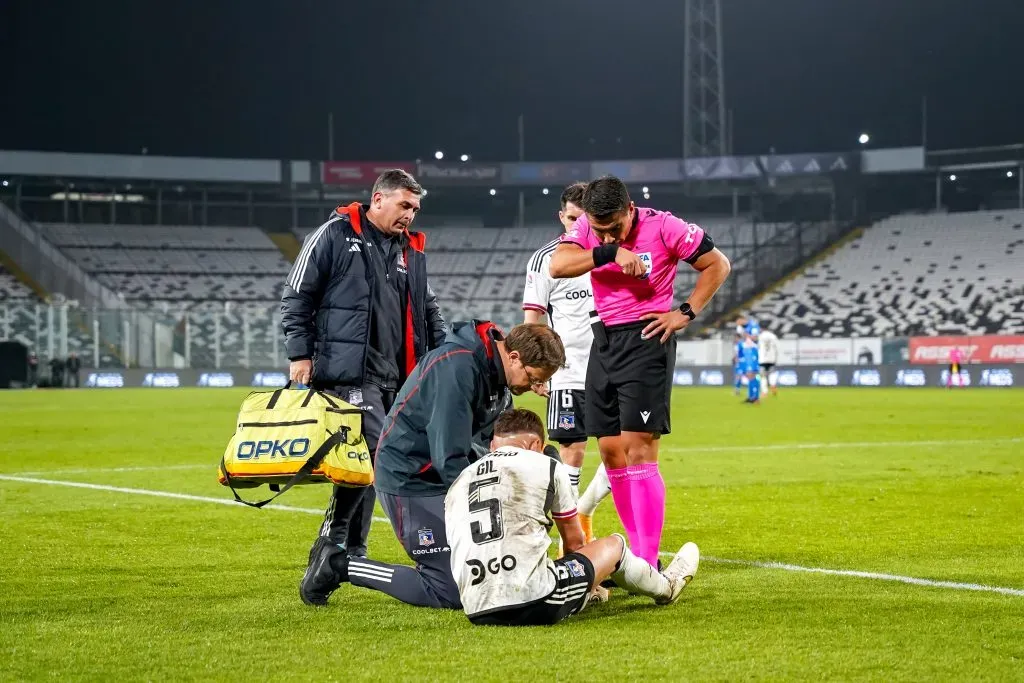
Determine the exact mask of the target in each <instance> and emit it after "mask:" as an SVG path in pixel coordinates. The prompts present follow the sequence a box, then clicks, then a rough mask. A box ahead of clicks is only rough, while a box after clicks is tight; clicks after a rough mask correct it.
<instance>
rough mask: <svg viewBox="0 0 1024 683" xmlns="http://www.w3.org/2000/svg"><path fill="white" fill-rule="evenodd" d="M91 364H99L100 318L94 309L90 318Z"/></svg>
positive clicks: (95, 366) (94, 365) (95, 365)
mask: <svg viewBox="0 0 1024 683" xmlns="http://www.w3.org/2000/svg"><path fill="white" fill-rule="evenodd" d="M92 366H93V367H94V368H99V366H100V319H99V318H98V317H97V316H96V311H95V310H94V311H93V318H92Z"/></svg>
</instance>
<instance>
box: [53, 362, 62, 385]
mask: <svg viewBox="0 0 1024 683" xmlns="http://www.w3.org/2000/svg"><path fill="white" fill-rule="evenodd" d="M50 386H51V387H62V386H64V361H63V360H61V359H60V358H51V359H50Z"/></svg>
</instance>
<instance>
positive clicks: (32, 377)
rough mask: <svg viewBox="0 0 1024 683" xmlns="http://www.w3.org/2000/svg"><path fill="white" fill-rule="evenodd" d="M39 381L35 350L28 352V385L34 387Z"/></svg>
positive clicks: (37, 360)
mask: <svg viewBox="0 0 1024 683" xmlns="http://www.w3.org/2000/svg"><path fill="white" fill-rule="evenodd" d="M38 383H39V356H37V355H36V352H35V351H33V352H32V353H30V354H28V385H29V386H30V387H34V386H36V385H37V384H38Z"/></svg>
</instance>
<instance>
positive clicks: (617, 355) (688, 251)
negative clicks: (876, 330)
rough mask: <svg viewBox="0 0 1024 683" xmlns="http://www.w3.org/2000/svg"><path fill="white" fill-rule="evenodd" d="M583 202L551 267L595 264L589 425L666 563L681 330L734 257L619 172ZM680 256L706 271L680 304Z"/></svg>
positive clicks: (652, 553)
mask: <svg viewBox="0 0 1024 683" xmlns="http://www.w3.org/2000/svg"><path fill="white" fill-rule="evenodd" d="M581 208H582V209H583V212H584V215H583V216H580V218H579V220H577V221H576V225H575V227H574V228H573V229H571V230H569V231H568V232H566V233H565V234H564V235H563V236H562V238H561V239H562V243H561V244H560V245H559V246H558V247H557V248H556V249H555V252H554V254H553V255H552V256H551V268H550V271H551V276H552V277H555V278H569V277H578V276H580V275H583V274H584V273H588V272H589V273H590V279H591V283H592V287H593V290H594V307H595V312H594V313H593V314H592V315H593V316H594V320H593V328H594V344H593V346H592V347H591V351H590V364H589V366H588V368H587V380H586V402H587V407H586V425H587V434H588V436H593V437H597V439H598V446H599V447H600V450H601V460H602V461H603V462H604V465H605V468H606V469H607V470H608V478H609V481H610V483H611V488H612V498H613V500H614V501H615V508H616V509H617V510H618V512H619V518H620V519H621V520H622V526H623V527H624V528H625V530H626V535H627V536H628V537H629V544H630V547H631V548H632V550H633V552H634V553H635V554H636V555H638V556H639V557H642V558H644V559H645V560H647V561H648V562H650V563H651V564H652V565H654V566H657V563H658V548H659V546H660V544H661V531H662V527H663V526H664V522H665V481H664V479H662V477H661V473H660V471H659V470H658V441H659V438H660V437H661V435H662V434H668V433H669V431H670V418H671V405H670V403H671V396H672V373H673V370H674V369H675V361H676V343H675V336H674V335H675V333H676V332H678V331H680V330H682V329H683V328H685V327H686V326H687V325H688V324H689V323H690V321H692V320H693V319H694V318H695V317H697V315H698V314H699V313H700V312H701V311H702V310H703V309H704V307H705V306H707V304H708V302H709V301H710V300H711V297H713V296H714V295H715V292H717V291H718V288H719V287H721V286H722V283H723V282H725V278H726V277H728V275H729V270H730V265H729V259H727V258H726V257H725V255H724V254H723V253H722V252H721V251H719V250H718V249H717V248H715V243H714V241H713V240H712V239H711V236H710V235H708V234H706V233H705V232H704V230H703V229H701V228H700V227H699V226H697V225H694V224H692V223H687V222H686V221H683V220H680V219H679V218H676V217H675V216H673V215H672V214H670V213H668V212H664V211H656V210H654V209H646V208H641V207H638V206H636V205H635V204H634V203H633V202H632V201H631V200H630V198H629V192H628V191H627V190H626V186H625V184H624V183H623V182H622V181H621V180H619V179H618V178H615V177H610V176H606V177H604V178H599V179H598V180H594V181H592V182H590V183H589V184H588V185H587V189H586V191H585V192H584V193H583V204H582V207H581ZM680 261H686V262H687V263H689V264H690V266H691V267H692V268H693V269H694V270H696V271H697V272H698V273H699V275H698V276H697V284H696V286H695V287H694V289H693V292H691V294H690V296H689V297H688V298H687V299H686V301H685V302H683V304H682V305H681V306H676V305H675V303H674V302H673V300H672V297H673V286H674V284H675V279H676V267H677V265H678V264H679V262H680Z"/></svg>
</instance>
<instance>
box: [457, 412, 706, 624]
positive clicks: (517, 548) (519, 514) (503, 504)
mask: <svg viewBox="0 0 1024 683" xmlns="http://www.w3.org/2000/svg"><path fill="white" fill-rule="evenodd" d="M543 448H544V425H543V423H542V422H541V420H540V418H539V417H538V416H537V414H536V413H533V412H531V411H529V410H523V409H518V408H517V409H515V410H510V411H508V412H506V413H503V414H502V415H501V416H500V417H499V418H498V421H497V423H496V424H495V427H494V439H493V441H491V451H492V452H491V453H489V454H488V455H486V456H484V457H483V458H481V459H480V460H478V461H476V462H475V463H473V464H472V465H470V466H469V467H467V468H466V469H465V470H463V471H462V474H460V475H459V477H458V478H457V479H456V480H455V483H454V484H452V487H451V489H449V491H448V495H447V497H446V498H445V503H444V510H445V526H446V527H447V530H448V540H449V543H450V544H451V562H452V574H453V575H454V576H455V582H456V583H457V584H458V587H459V594H460V596H461V598H462V605H463V608H464V609H465V611H466V616H468V617H469V620H470V621H471V622H473V623H474V624H487V625H505V626H531V625H549V624H555V623H558V622H559V621H561V620H563V619H565V618H567V617H570V616H572V615H573V614H576V613H578V612H580V611H581V610H583V608H584V607H586V605H587V603H588V601H589V600H590V599H591V596H592V594H593V592H594V590H595V588H596V587H599V586H600V584H601V582H602V581H604V580H605V579H607V578H608V577H611V578H612V580H613V581H614V582H615V583H616V585H618V586H619V587H621V588H625V589H627V590H629V591H630V592H632V593H637V594H640V595H646V596H649V597H651V598H654V601H655V602H656V603H657V604H659V605H669V604H671V603H673V602H675V601H676V599H678V598H679V594H680V593H681V592H682V590H683V588H685V587H686V584H687V583H689V582H690V580H691V579H692V578H693V575H694V574H695V573H696V571H697V565H698V563H699V561H700V552H699V550H698V549H697V546H696V544H694V543H687V544H686V545H684V546H683V547H682V548H681V549H680V550H679V552H678V553H676V556H675V557H674V558H673V560H672V562H671V563H670V564H669V565H668V567H667V568H666V569H665V570H664V571H663V572H660V573H659V572H658V571H657V570H656V569H654V568H653V567H651V565H650V564H649V563H648V562H647V561H645V560H642V559H640V558H638V557H636V556H635V555H633V553H631V552H630V550H629V548H628V547H627V546H626V542H625V539H624V538H623V537H622V536H620V535H619V534H614V535H612V536H606V537H604V538H599V539H597V540H596V541H593V542H591V543H587V544H586V545H584V537H583V529H582V528H581V527H580V523H579V520H578V519H577V518H576V500H575V498H574V497H573V493H572V488H571V486H570V484H569V475H568V472H567V471H566V470H565V467H564V466H563V465H562V464H561V463H559V462H557V461H556V460H554V459H552V458H549V457H548V456H546V455H544V454H543V452H542V450H543ZM552 520H554V524H555V526H556V527H558V533H559V534H560V535H561V537H562V544H563V546H564V548H565V552H566V554H565V556H563V557H561V558H559V559H557V560H551V559H550V558H549V557H548V548H549V546H550V545H551V538H550V537H549V535H548V532H549V530H550V529H551V524H552Z"/></svg>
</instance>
